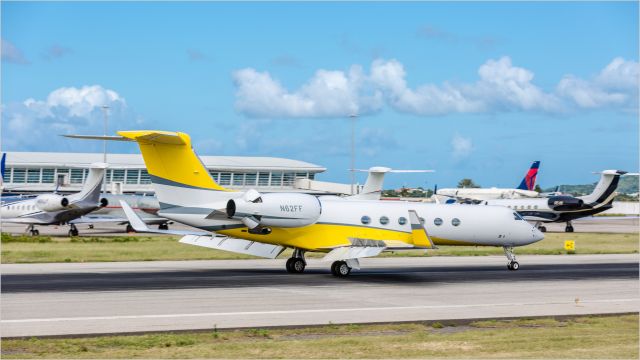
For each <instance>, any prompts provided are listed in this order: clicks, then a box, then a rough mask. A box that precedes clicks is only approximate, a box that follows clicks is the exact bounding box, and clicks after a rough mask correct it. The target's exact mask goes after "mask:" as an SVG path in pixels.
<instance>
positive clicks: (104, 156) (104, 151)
mask: <svg viewBox="0 0 640 360" xmlns="http://www.w3.org/2000/svg"><path fill="white" fill-rule="evenodd" d="M102 113H103V114H104V136H105V137H106V136H107V132H108V131H109V106H108V105H102ZM102 162H103V163H105V164H106V163H107V140H106V139H105V140H103V145H102ZM103 176H104V178H103V179H102V192H103V193H106V192H107V170H106V169H105V171H104V175H103Z"/></svg>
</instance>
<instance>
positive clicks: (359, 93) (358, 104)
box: [233, 66, 382, 118]
mask: <svg viewBox="0 0 640 360" xmlns="http://www.w3.org/2000/svg"><path fill="white" fill-rule="evenodd" d="M233 78H234V82H235V84H236V87H237V91H236V104H235V105H236V109H237V110H238V111H240V112H242V113H245V114H247V115H249V116H253V117H290V118H297V117H347V116H349V115H350V114H354V113H358V114H362V113H369V112H371V111H375V110H377V109H379V108H380V107H381V105H382V104H381V101H380V99H379V96H376V94H372V95H367V94H365V92H364V91H365V85H364V84H363V82H364V81H365V78H364V74H363V72H362V68H361V67H359V66H352V67H351V69H350V70H349V71H348V72H347V73H345V72H343V71H328V70H318V71H316V73H315V75H314V76H313V77H312V78H311V79H310V80H309V81H308V82H307V83H306V84H304V85H303V86H302V87H301V88H300V89H299V90H298V91H295V92H289V91H287V90H286V89H285V88H284V87H283V86H282V85H281V84H280V83H279V82H278V81H276V80H274V79H273V78H272V77H271V75H270V74H269V73H268V72H258V71H256V70H255V69H251V68H247V69H242V70H238V71H236V72H235V73H234V74H233Z"/></svg>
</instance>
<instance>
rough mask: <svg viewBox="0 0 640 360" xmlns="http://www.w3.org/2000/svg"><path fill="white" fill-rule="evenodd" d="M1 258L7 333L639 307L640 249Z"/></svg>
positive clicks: (483, 315) (533, 313)
mask: <svg viewBox="0 0 640 360" xmlns="http://www.w3.org/2000/svg"><path fill="white" fill-rule="evenodd" d="M519 261H520V263H521V264H522V267H521V269H520V270H519V271H516V272H513V271H508V270H507V269H506V266H505V264H506V260H505V259H504V257H501V256H483V257H427V258H375V259H366V260H364V261H362V266H363V270H361V271H355V272H354V273H352V275H351V276H350V277H349V278H346V279H338V278H335V277H333V276H331V275H330V273H329V271H328V270H327V267H328V264H326V263H322V262H320V261H318V260H315V259H311V260H310V261H309V267H308V271H307V272H306V273H305V274H301V275H300V274H287V273H286V272H285V271H284V260H275V261H269V260H227V261H188V262H180V261H176V262H165V261H158V262H133V263H132V262H120V263H76V264H65V263H61V264H15V265H6V264H5V265H2V294H3V295H2V304H1V310H2V321H1V325H2V336H3V337H12V336H38V335H63V334H92V333H93V334H96V333H118V332H137V331H161V330H185V329H213V328H214V327H216V328H236V327H262V326H282V325H310V324H328V323H364V322H391V321H415V320H438V319H468V318H496V317H515V316H542V315H564V314H595V313H622V312H637V311H638V310H639V296H638V290H639V285H638V255H637V254H627V255H572V256H521V257H519Z"/></svg>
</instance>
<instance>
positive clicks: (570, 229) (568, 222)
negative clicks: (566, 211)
mask: <svg viewBox="0 0 640 360" xmlns="http://www.w3.org/2000/svg"><path fill="white" fill-rule="evenodd" d="M564 232H573V225H572V224H571V221H567V226H566V227H565V228H564Z"/></svg>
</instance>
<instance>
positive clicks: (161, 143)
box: [118, 130, 230, 191]
mask: <svg viewBox="0 0 640 360" xmlns="http://www.w3.org/2000/svg"><path fill="white" fill-rule="evenodd" d="M118 134H119V135H121V136H123V137H125V138H128V139H131V140H134V141H136V142H137V143H138V145H139V146H140V152H141V153H142V157H143V159H144V162H145V165H146V166H147V171H148V172H149V175H151V180H152V182H158V181H161V182H166V181H167V180H168V181H169V182H173V183H177V184H179V185H186V186H189V187H196V188H203V189H211V190H219V191H230V190H228V189H225V188H223V187H222V186H220V185H218V184H216V182H215V181H213V179H212V178H211V175H210V174H209V171H207V169H206V168H205V167H204V165H203V164H202V162H201V161H200V158H198V155H196V153H195V151H193V148H192V147H191V138H190V137H189V135H188V134H185V133H181V132H173V131H157V130H139V131H118ZM154 177H155V178H160V179H154Z"/></svg>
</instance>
